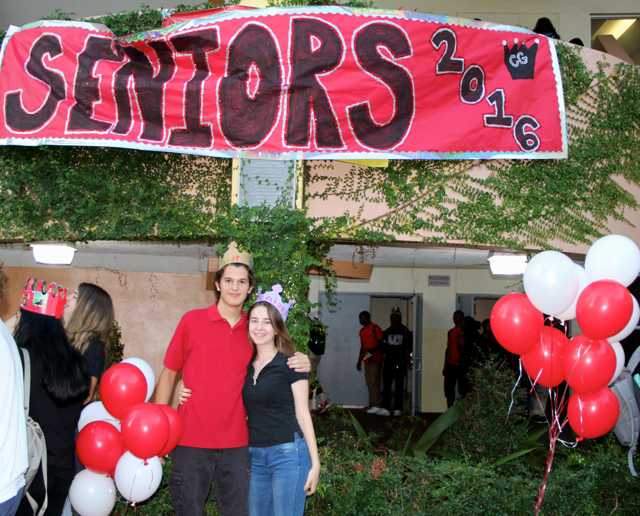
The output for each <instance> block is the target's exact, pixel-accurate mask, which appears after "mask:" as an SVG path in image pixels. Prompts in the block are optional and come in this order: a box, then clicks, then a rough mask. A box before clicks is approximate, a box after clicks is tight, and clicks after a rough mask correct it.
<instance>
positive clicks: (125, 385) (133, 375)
mask: <svg viewBox="0 0 640 516" xmlns="http://www.w3.org/2000/svg"><path fill="white" fill-rule="evenodd" d="M146 396H147V380H146V379H145V377H144V374H142V371H140V369H138V368H137V367H136V366H134V365H132V364H123V363H120V364H115V365H113V366H111V367H110V368H109V369H107V370H106V371H105V373H104V374H103V375H102V378H101V379H100V399H101V400H102V403H103V404H104V406H105V408H106V409H107V410H108V411H109V414H111V415H112V416H114V417H115V418H117V419H122V418H123V417H124V415H125V414H126V412H127V410H128V409H130V408H131V407H133V406H134V405H136V404H138V403H142V402H144V400H145V398H146Z"/></svg>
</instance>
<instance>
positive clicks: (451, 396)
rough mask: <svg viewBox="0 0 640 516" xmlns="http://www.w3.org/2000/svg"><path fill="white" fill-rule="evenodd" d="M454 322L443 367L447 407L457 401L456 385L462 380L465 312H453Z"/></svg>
mask: <svg viewBox="0 0 640 516" xmlns="http://www.w3.org/2000/svg"><path fill="white" fill-rule="evenodd" d="M453 323H454V325H455V326H454V327H453V328H451V329H450V330H449V332H448V333H447V349H446V351H445V358H444V367H443V368H442V376H444V395H445V398H447V407H452V406H453V404H454V402H455V401H456V386H457V384H458V382H459V381H460V364H461V358H462V350H463V348H464V331H463V326H464V313H463V312H462V311H461V310H456V311H455V312H454V313H453Z"/></svg>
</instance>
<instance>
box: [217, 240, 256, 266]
mask: <svg viewBox="0 0 640 516" xmlns="http://www.w3.org/2000/svg"><path fill="white" fill-rule="evenodd" d="M230 263H241V264H243V265H246V266H247V267H249V268H250V269H253V257H252V256H251V253H247V252H244V251H240V249H238V244H236V243H235V242H231V243H230V244H229V247H228V248H227V250H226V251H225V253H224V254H223V255H222V258H221V259H220V265H219V266H220V268H221V269H222V267H224V266H225V265H229V264H230Z"/></svg>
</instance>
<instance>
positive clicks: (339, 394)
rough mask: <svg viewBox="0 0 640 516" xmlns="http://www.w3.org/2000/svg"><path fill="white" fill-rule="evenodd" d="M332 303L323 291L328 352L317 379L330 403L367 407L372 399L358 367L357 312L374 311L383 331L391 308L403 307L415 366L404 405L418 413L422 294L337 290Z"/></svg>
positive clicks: (410, 376) (409, 379) (358, 326)
mask: <svg viewBox="0 0 640 516" xmlns="http://www.w3.org/2000/svg"><path fill="white" fill-rule="evenodd" d="M334 301H335V305H334V306H329V304H328V302H327V297H326V293H325V292H321V293H320V319H321V321H322V322H323V324H325V325H326V327H327V339H326V342H327V344H326V351H325V354H324V355H323V357H322V360H321V361H320V364H319V366H318V378H319V380H320V383H321V384H322V387H323V389H324V391H325V392H326V394H327V396H328V397H329V399H330V400H331V403H333V404H337V405H343V406H349V407H366V406H367V403H368V399H369V395H368V392H367V386H366V384H365V381H364V374H363V373H362V371H357V370H356V363H357V361H358V354H359V351H360V337H359V332H360V328H361V326H360V323H359V322H358V314H359V313H360V312H362V311H363V310H367V311H368V312H370V313H371V320H372V321H373V322H375V323H376V324H378V325H379V326H380V327H381V328H382V329H383V330H384V329H385V328H387V327H388V326H389V316H390V314H391V310H393V309H395V308H399V309H400V313H401V314H402V321H403V323H404V324H405V325H406V326H407V328H409V330H410V331H411V332H412V334H413V353H412V361H413V368H412V369H411V370H410V371H409V373H408V375H407V381H406V385H405V392H406V395H405V407H406V409H407V411H408V412H409V413H411V414H416V413H417V412H419V411H420V407H421V396H420V394H421V380H422V378H421V376H422V353H421V351H422V296H421V295H419V294H377V293H376V294H371V293H341V292H338V293H335V294H334Z"/></svg>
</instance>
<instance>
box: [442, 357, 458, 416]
mask: <svg viewBox="0 0 640 516" xmlns="http://www.w3.org/2000/svg"><path fill="white" fill-rule="evenodd" d="M442 374H444V396H445V398H447V407H451V406H453V403H454V402H455V401H456V384H457V383H458V382H459V379H460V378H459V377H460V367H459V366H455V365H451V364H445V365H444V371H443V373H442Z"/></svg>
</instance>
